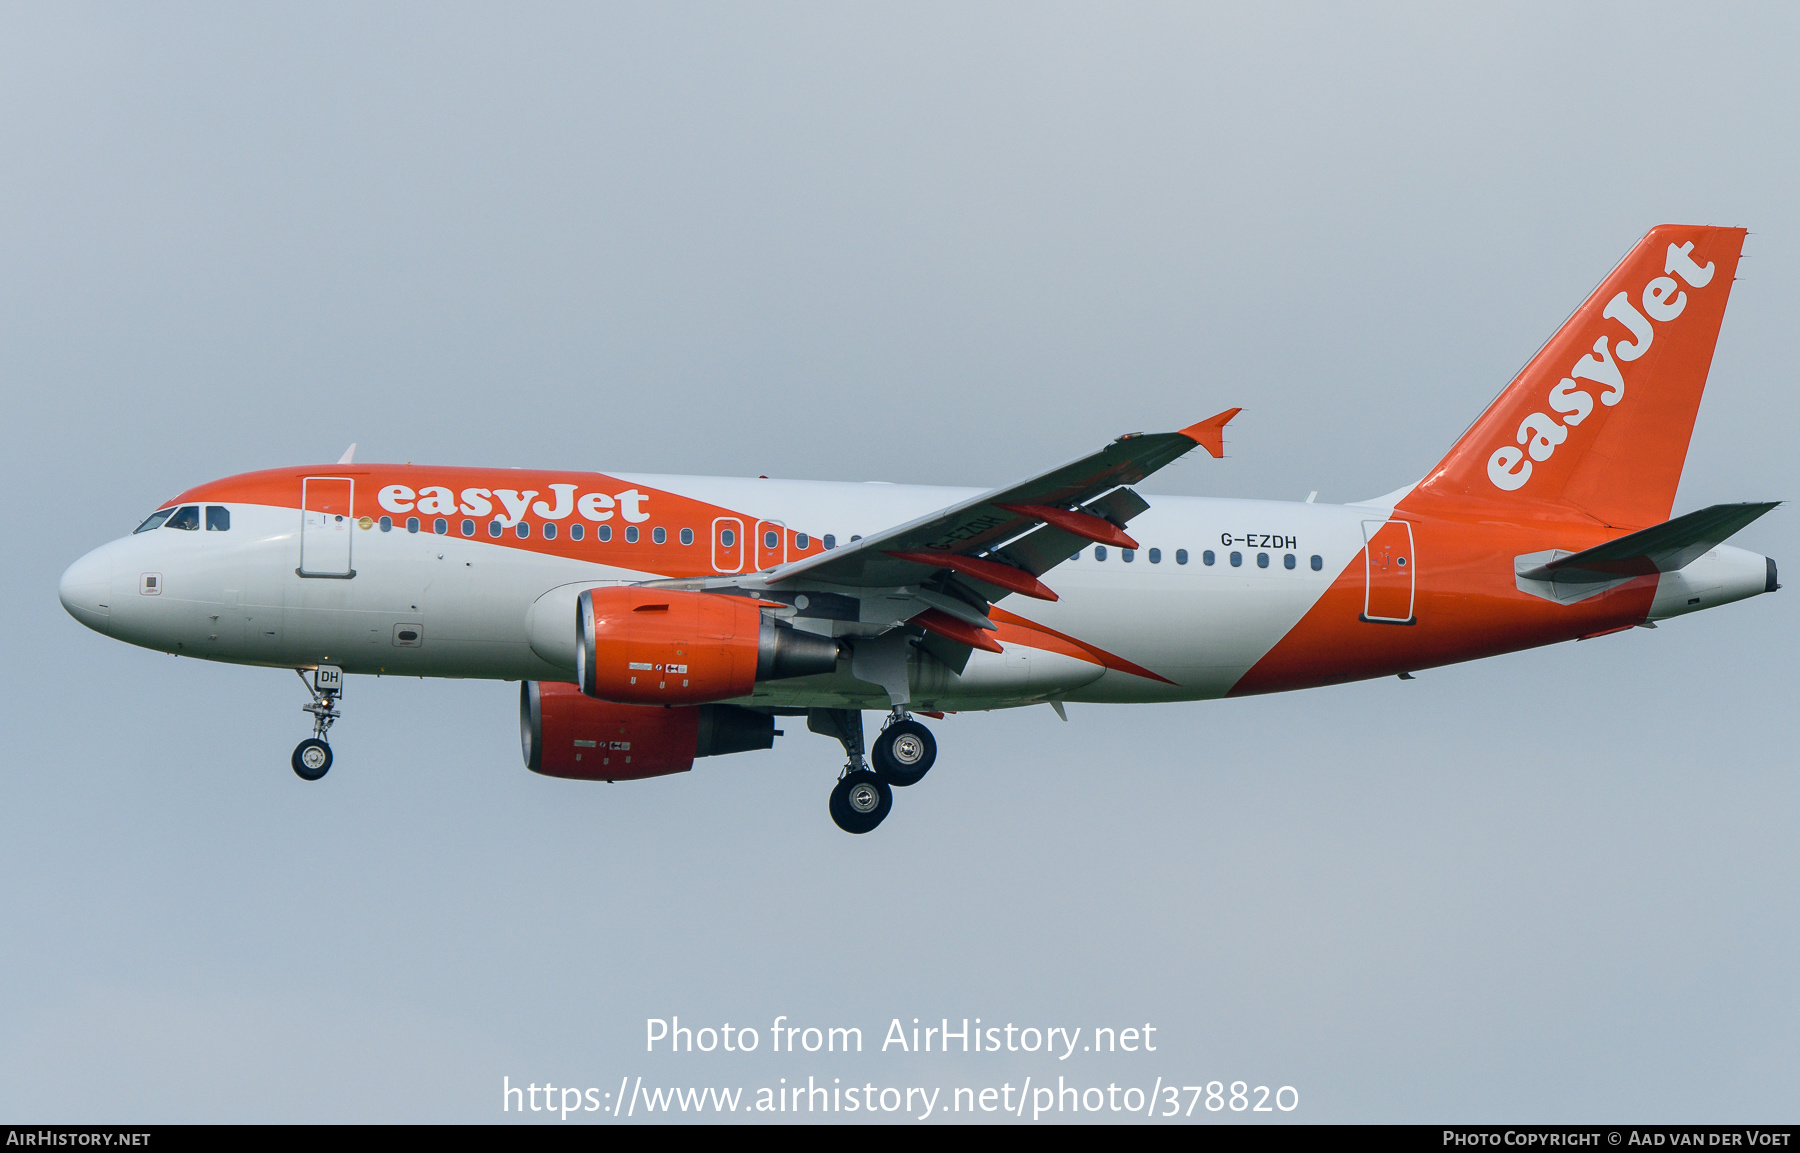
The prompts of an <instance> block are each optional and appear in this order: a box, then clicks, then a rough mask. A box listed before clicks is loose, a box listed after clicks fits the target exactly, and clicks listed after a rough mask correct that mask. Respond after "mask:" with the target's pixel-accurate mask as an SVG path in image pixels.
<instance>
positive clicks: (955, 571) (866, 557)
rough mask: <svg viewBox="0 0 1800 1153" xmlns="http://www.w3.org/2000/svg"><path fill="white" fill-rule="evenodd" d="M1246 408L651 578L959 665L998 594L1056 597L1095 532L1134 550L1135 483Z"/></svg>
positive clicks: (1213, 447) (988, 640)
mask: <svg viewBox="0 0 1800 1153" xmlns="http://www.w3.org/2000/svg"><path fill="white" fill-rule="evenodd" d="M1240 411H1242V410H1240V409H1236V408H1233V409H1227V410H1226V411H1224V412H1221V413H1219V414H1218V415H1217V416H1214V417H1209V418H1208V419H1206V420H1203V421H1200V422H1198V423H1196V424H1191V425H1189V426H1188V427H1186V428H1184V429H1182V430H1180V431H1179V432H1162V433H1148V434H1146V433H1130V434H1128V435H1126V436H1121V437H1120V438H1118V439H1117V440H1115V441H1113V442H1112V443H1111V444H1109V445H1107V446H1106V447H1105V448H1102V449H1101V450H1100V451H1098V452H1095V453H1090V454H1089V455H1087V456H1084V457H1082V458H1080V459H1079V460H1072V461H1070V462H1069V463H1067V464H1065V465H1061V466H1059V467H1057V468H1053V469H1051V470H1049V471H1048V472H1043V473H1039V474H1038V475H1037V476H1034V477H1031V478H1030V479H1028V480H1022V481H1020V482H1019V483H1017V484H1011V485H1007V486H1006V487H1004V488H997V489H994V490H992V491H991V492H985V493H982V494H981V495H980V496H977V497H974V498H973V499H971V500H966V501H963V502H961V503H960V504H954V505H951V506H950V507H949V508H945V509H941V510H939V511H938V512H934V513H932V514H930V515H929V516H923V517H920V518H918V519H917V520H913V521H909V522H907V523H906V524H903V525H899V526H897V527H895V528H891V529H888V530H886V531H885V532H879V533H876V534H874V535H872V536H868V537H865V538H863V539H862V540H859V541H855V542H852V543H850V544H847V545H840V546H838V547H837V548H835V549H833V550H831V551H830V552H826V553H821V554H819V555H817V556H811V557H807V558H806V559H804V560H799V561H795V562H793V563H792V564H786V565H782V566H780V567H779V568H774V569H769V570H766V571H763V572H757V573H745V574H743V575H740V576H722V577H707V578H701V579H678V580H657V581H650V582H647V583H649V584H653V585H657V586H666V587H678V588H693V589H702V590H706V591H712V592H722V593H735V594H739V595H747V596H753V597H756V598H758V599H759V600H762V601H764V602H765V603H769V604H770V607H772V608H776V609H777V610H778V611H777V614H776V615H777V616H782V617H803V618H811V619H812V620H813V621H815V622H816V623H815V624H814V625H813V626H811V627H814V628H815V629H817V630H819V631H829V632H831V633H832V634H833V635H836V636H862V637H875V636H879V635H881V634H883V633H885V632H887V631H889V630H891V629H893V628H894V627H895V626H897V625H908V626H911V627H916V628H917V629H919V630H921V632H922V634H923V635H922V636H920V638H919V643H920V644H921V645H923V646H924V647H925V648H927V649H928V650H929V651H931V652H932V653H933V655H935V656H937V657H938V658H939V659H940V660H942V661H943V662H944V663H945V664H947V665H949V666H950V667H951V668H952V669H954V670H955V671H957V672H959V673H960V672H961V671H962V669H963V667H964V665H966V664H967V662H968V659H969V653H970V650H971V649H976V648H981V649H988V650H990V651H999V649H1000V645H999V643H998V642H997V641H995V640H994V639H993V637H992V636H990V635H989V634H990V633H992V632H995V631H997V629H996V627H995V625H994V622H993V621H992V620H991V619H990V618H989V616H988V608H989V606H990V604H991V603H992V602H994V601H997V600H999V599H1001V598H1002V597H1005V596H1008V595H1011V594H1013V593H1019V594H1023V595H1025V596H1031V597H1038V598H1040V599H1043V600H1055V599H1057V598H1056V594H1055V593H1054V592H1052V591H1051V590H1050V589H1049V588H1048V587H1047V586H1046V585H1045V584H1044V583H1043V582H1042V581H1040V580H1038V577H1039V576H1040V575H1041V574H1043V573H1046V572H1048V571H1050V570H1051V569H1052V568H1055V567H1056V566H1057V565H1059V564H1061V563H1062V562H1063V561H1065V560H1068V559H1069V558H1070V556H1072V555H1073V554H1074V553H1076V552H1079V551H1080V550H1081V549H1082V548H1083V547H1084V546H1086V545H1087V544H1089V543H1090V542H1094V541H1098V542H1101V543H1105V544H1111V545H1117V546H1118V547H1120V548H1136V547H1137V543H1136V542H1135V541H1133V540H1132V539H1131V537H1130V536H1128V535H1126V533H1125V525H1126V524H1127V523H1128V522H1129V521H1130V520H1131V519H1132V518H1133V517H1135V516H1137V515H1138V514H1139V513H1141V512H1143V511H1144V510H1145V509H1147V508H1149V507H1150V506H1149V504H1148V503H1147V502H1145V500H1144V498H1142V497H1140V496H1139V495H1138V494H1137V493H1135V492H1133V491H1132V490H1131V489H1130V488H1129V487H1128V486H1129V485H1132V484H1135V483H1136V482H1138V481H1140V480H1142V479H1144V478H1145V477H1147V476H1149V475H1150V474H1151V473H1153V472H1155V471H1156V470H1157V469H1160V468H1162V467H1164V466H1165V465H1168V464H1169V463H1171V462H1173V461H1175V460H1177V459H1179V458H1180V457H1182V456H1184V455H1185V454H1187V453H1188V452H1190V451H1191V450H1193V449H1194V448H1195V447H1204V448H1205V449H1206V450H1207V451H1208V452H1210V453H1211V454H1212V455H1213V456H1215V457H1220V456H1224V455H1225V449H1224V430H1225V425H1226V424H1227V423H1229V422H1230V420H1231V418H1232V417H1234V416H1236V415H1237V414H1238V413H1239V412H1240ZM859 675H860V674H859ZM895 675H896V676H900V675H901V674H895ZM863 679H867V678H866V677H865V678H863ZM900 683H904V682H903V679H902V681H901V682H900ZM895 699H896V701H898V700H902V699H904V698H903V697H896V698H895Z"/></svg>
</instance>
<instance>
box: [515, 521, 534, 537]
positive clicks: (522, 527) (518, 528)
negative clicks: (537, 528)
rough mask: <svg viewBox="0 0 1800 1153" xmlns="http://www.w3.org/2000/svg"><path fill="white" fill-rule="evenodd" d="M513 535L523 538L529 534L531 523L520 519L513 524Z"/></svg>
mask: <svg viewBox="0 0 1800 1153" xmlns="http://www.w3.org/2000/svg"><path fill="white" fill-rule="evenodd" d="M513 535H514V536H516V537H518V538H519V539H520V540H524V539H525V538H526V537H528V536H530V535H531V525H530V524H529V523H528V522H526V521H520V522H519V523H518V524H516V525H514V526H513Z"/></svg>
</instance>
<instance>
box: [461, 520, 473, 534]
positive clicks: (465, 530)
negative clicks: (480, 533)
mask: <svg viewBox="0 0 1800 1153" xmlns="http://www.w3.org/2000/svg"><path fill="white" fill-rule="evenodd" d="M462 534H463V535H464V536H474V535H475V522H474V521H472V520H465V521H463V522H462Z"/></svg>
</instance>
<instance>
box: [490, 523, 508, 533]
mask: <svg viewBox="0 0 1800 1153" xmlns="http://www.w3.org/2000/svg"><path fill="white" fill-rule="evenodd" d="M504 531H506V530H505V529H504V528H502V527H501V525H500V522H499V521H497V520H490V521H488V535H489V536H499V535H500V534H501V533H502V532H504Z"/></svg>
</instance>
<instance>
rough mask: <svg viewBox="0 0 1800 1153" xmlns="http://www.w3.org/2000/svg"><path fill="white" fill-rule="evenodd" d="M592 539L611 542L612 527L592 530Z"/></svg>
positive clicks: (602, 526) (605, 526)
mask: <svg viewBox="0 0 1800 1153" xmlns="http://www.w3.org/2000/svg"><path fill="white" fill-rule="evenodd" d="M594 539H595V540H597V541H599V542H600V543H601V544H605V543H606V542H607V541H609V540H611V539H612V525H610V524H603V525H601V526H600V527H599V528H597V529H595V530H594ZM726 543H727V544H729V543H730V542H729V541H727V542H726Z"/></svg>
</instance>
